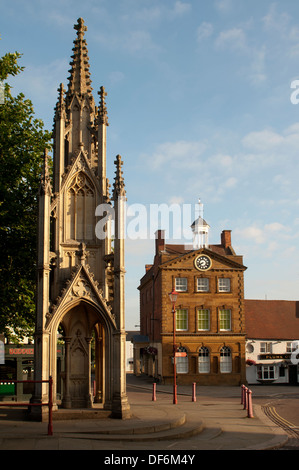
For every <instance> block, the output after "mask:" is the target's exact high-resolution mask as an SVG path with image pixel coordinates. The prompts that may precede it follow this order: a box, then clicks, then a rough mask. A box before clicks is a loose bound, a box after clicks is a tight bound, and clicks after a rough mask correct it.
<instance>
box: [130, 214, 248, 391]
mask: <svg viewBox="0 0 299 470" xmlns="http://www.w3.org/2000/svg"><path fill="white" fill-rule="evenodd" d="M203 222H204V221H203ZM204 224H205V222H204ZM145 268H146V273H145V275H144V276H143V277H142V279H141V280H140V285H139V291H140V338H141V342H135V345H134V348H135V355H134V363H135V374H139V373H140V372H145V373H147V374H148V375H151V376H154V377H157V378H159V379H161V380H162V381H164V382H165V383H167V382H170V383H172V381H173V314H172V304H171V302H170V299H169V293H170V292H171V290H172V288H175V289H176V291H177V292H178V299H177V302H176V314H175V316H176V318H175V322H176V328H175V329H176V331H175V335H176V342H175V343H176V347H177V350H178V351H180V352H183V353H185V354H184V355H183V357H181V358H180V357H178V358H177V360H176V363H177V381H178V383H192V382H197V383H199V384H202V385H218V384H228V385H239V384H241V383H243V382H244V381H245V369H246V368H245V333H246V330H245V311H244V271H245V270H246V267H245V266H244V265H243V258H242V256H239V255H237V254H236V253H235V252H234V250H233V248H232V245H231V231H229V230H224V231H223V232H222V234H221V241H220V244H218V245H208V244H207V243H206V241H204V242H203V243H202V244H201V245H200V246H199V248H198V249H193V247H192V248H190V249H189V248H187V247H186V246H185V245H170V244H166V243H165V240H164V232H163V231H161V230H159V231H158V232H157V233H156V240H155V254H154V260H153V264H151V265H146V267H145Z"/></svg>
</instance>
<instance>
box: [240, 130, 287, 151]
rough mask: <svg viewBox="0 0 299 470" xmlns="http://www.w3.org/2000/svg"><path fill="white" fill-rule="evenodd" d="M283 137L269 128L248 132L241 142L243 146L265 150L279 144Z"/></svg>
mask: <svg viewBox="0 0 299 470" xmlns="http://www.w3.org/2000/svg"><path fill="white" fill-rule="evenodd" d="M283 140H284V138H283V137H282V136H281V135H279V134H278V133H276V132H273V131H272V130H271V129H265V130H263V131H257V132H250V133H249V134H247V135H246V136H245V137H244V138H243V139H242V143H243V145H244V146H245V147H248V148H250V149H254V150H258V151H265V150H269V149H272V148H273V147H276V146H277V145H280V144H281V143H282V142H283Z"/></svg>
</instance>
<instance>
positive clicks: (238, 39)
mask: <svg viewBox="0 0 299 470" xmlns="http://www.w3.org/2000/svg"><path fill="white" fill-rule="evenodd" d="M215 45H216V47H217V48H219V49H226V48H229V49H231V50H236V51H244V49H247V45H246V35H245V32H244V31H243V29H242V28H232V29H228V30H226V31H221V32H220V33H219V35H218V37H217V38H216V41H215Z"/></svg>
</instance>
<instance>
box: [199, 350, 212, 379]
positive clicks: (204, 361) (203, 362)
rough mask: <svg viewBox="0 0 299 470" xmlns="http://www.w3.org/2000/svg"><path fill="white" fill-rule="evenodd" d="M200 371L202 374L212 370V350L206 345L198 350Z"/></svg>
mask: <svg viewBox="0 0 299 470" xmlns="http://www.w3.org/2000/svg"><path fill="white" fill-rule="evenodd" d="M198 372H199V373H200V374H208V373H209V372H210V351H209V350H208V348H206V347H204V346H203V347H202V348H200V349H199V351H198Z"/></svg>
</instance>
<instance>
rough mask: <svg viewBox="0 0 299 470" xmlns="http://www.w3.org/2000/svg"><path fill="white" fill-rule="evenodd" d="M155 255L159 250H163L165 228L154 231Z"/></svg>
mask: <svg viewBox="0 0 299 470" xmlns="http://www.w3.org/2000/svg"><path fill="white" fill-rule="evenodd" d="M155 235H156V255H158V254H159V251H164V250H165V239H164V237H165V230H157V231H156V233H155Z"/></svg>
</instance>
